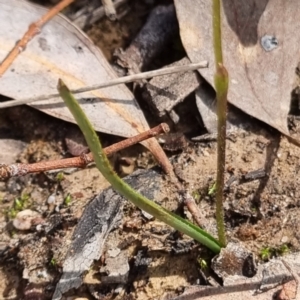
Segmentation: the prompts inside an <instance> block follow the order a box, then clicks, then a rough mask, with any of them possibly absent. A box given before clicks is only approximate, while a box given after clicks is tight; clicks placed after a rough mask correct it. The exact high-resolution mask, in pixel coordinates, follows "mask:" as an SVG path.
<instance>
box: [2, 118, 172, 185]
mask: <svg viewBox="0 0 300 300" xmlns="http://www.w3.org/2000/svg"><path fill="white" fill-rule="evenodd" d="M167 132H169V126H168V125H167V124H166V123H162V124H160V125H158V126H156V127H154V128H152V129H150V130H147V131H145V132H142V133H140V134H138V135H136V136H134V137H131V138H128V139H126V140H123V141H121V142H119V143H116V144H113V145H111V146H109V147H107V148H104V149H103V151H104V153H105V154H106V155H107V156H110V155H112V154H113V153H116V152H118V151H120V150H122V149H125V148H127V147H129V146H132V145H134V144H137V143H139V142H142V141H144V140H146V139H149V138H151V137H154V136H156V135H158V134H161V133H167ZM93 161H94V158H93V154H92V153H91V152H90V153H88V154H82V155H81V156H78V157H72V158H65V159H59V160H52V161H42V162H38V163H34V164H12V165H0V180H5V179H8V178H10V177H14V176H24V175H26V174H29V173H37V172H45V171H50V170H57V169H62V168H85V167H86V166H87V165H88V164H90V163H91V162H93Z"/></svg>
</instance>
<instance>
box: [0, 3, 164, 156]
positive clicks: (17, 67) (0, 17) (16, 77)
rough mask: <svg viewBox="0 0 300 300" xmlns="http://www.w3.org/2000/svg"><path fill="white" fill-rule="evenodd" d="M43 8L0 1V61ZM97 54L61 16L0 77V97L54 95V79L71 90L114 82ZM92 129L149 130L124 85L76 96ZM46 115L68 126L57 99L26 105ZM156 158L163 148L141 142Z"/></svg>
mask: <svg viewBox="0 0 300 300" xmlns="http://www.w3.org/2000/svg"><path fill="white" fill-rule="evenodd" d="M46 11H47V9H45V8H43V7H40V6H37V5H33V4H30V3H29V2H26V1H21V0H10V1H6V0H0V27H1V28H3V30H2V31H1V35H0V61H1V60H3V59H4V58H5V57H6V55H7V54H8V52H9V51H10V50H11V49H12V47H13V46H14V45H15V43H16V41H18V40H19V39H20V38H21V37H22V36H23V34H24V32H25V31H26V30H27V28H28V26H29V25H30V24H31V23H32V22H35V21H37V20H38V19H39V18H40V17H41V16H42V15H43V14H45V12H46ZM116 77H117V75H116V74H115V73H114V71H113V69H112V68H111V66H110V65H109V64H108V62H107V61H106V59H105V57H104V56H103V54H102V52H101V50H100V49H99V48H97V47H96V46H95V45H94V44H93V43H92V41H91V40H90V39H89V38H88V37H87V36H86V35H85V34H84V33H83V32H82V31H81V30H80V29H78V28H77V27H76V26H74V25H73V24H71V23H70V22H69V21H68V20H67V19H66V18H65V17H63V16H61V15H58V16H56V17H55V18H53V19H52V20H51V21H50V22H49V23H47V24H46V25H45V26H44V27H43V29H42V31H41V33H40V34H39V35H38V36H36V37H35V38H34V39H33V40H32V41H31V42H30V43H29V44H28V46H27V48H26V49H25V51H24V52H22V53H20V55H19V56H18V58H17V59H16V60H15V61H14V63H13V64H12V66H11V67H10V68H9V69H8V70H7V72H6V73H5V74H4V75H3V76H2V77H1V78H0V83H1V84H0V94H2V95H5V96H8V97H11V98H14V99H22V98H27V97H35V96H39V95H43V94H52V93H57V89H56V85H57V82H58V79H59V78H62V79H63V80H64V82H66V84H67V85H68V87H69V88H71V89H76V88H80V87H84V86H89V85H93V84H96V83H99V82H105V81H108V80H112V79H114V78H116ZM77 99H78V101H79V102H80V104H81V105H82V108H83V109H84V111H85V113H86V114H87V116H88V118H89V119H90V121H91V122H92V124H93V126H94V128H95V129H96V130H97V131H101V132H105V133H109V134H114V135H119V136H123V137H130V136H133V135H136V134H138V133H140V132H143V131H145V130H147V129H149V126H148V124H147V122H146V119H145V117H144V115H143V113H142V111H141V109H140V108H139V106H138V104H137V102H136V101H135V99H134V96H133V95H132V93H131V92H130V91H129V89H128V88H127V87H126V86H125V85H118V86H114V87H111V88H104V89H101V90H97V91H93V92H88V93H84V94H81V95H80V96H78V97H77ZM31 106H32V107H34V108H37V109H39V110H41V111H43V112H45V113H47V114H50V115H52V116H55V117H57V118H60V119H63V120H66V121H69V122H73V123H74V119H73V117H72V115H71V113H70V112H69V110H68V109H67V108H66V106H65V105H64V103H63V101H62V100H61V99H60V98H53V99H51V100H47V101H40V102H35V103H34V104H32V105H31ZM143 144H144V145H145V146H147V147H148V148H149V149H150V150H151V151H152V152H153V154H154V155H155V156H159V154H161V153H162V149H161V147H160V146H159V144H158V143H157V141H156V140H155V139H150V140H148V141H145V142H144V143H143Z"/></svg>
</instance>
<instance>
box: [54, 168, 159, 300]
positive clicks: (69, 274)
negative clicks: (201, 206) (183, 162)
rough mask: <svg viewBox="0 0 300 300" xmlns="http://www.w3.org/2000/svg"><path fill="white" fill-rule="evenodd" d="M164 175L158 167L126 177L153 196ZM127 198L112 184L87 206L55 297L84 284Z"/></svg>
mask: <svg viewBox="0 0 300 300" xmlns="http://www.w3.org/2000/svg"><path fill="white" fill-rule="evenodd" d="M161 180H162V177H161V175H160V174H159V173H158V172H156V171H154V170H146V171H141V170H139V171H137V172H135V173H134V174H133V175H131V176H128V177H127V178H126V179H125V181H126V182H127V183H128V184H129V185H131V186H132V187H133V188H134V189H135V190H137V191H139V192H140V193H141V194H143V195H144V196H146V197H148V198H150V199H153V198H154V195H155V194H156V193H157V191H159V190H160V188H159V183H160V182H161ZM123 201H124V198H123V197H122V196H120V195H119V194H118V193H117V192H115V191H114V190H113V189H112V188H108V189H106V190H104V191H103V192H102V193H100V194H99V195H98V196H96V197H95V198H94V199H93V200H92V201H91V202H90V203H89V204H88V205H87V207H86V208H85V210H84V212H83V215H82V217H81V219H80V221H79V223H78V225H77V226H76V228H75V231H74V233H73V237H72V242H71V245H70V247H69V250H68V253H67V255H66V259H65V262H64V264H63V274H62V277H61V279H60V281H59V282H58V284H57V286H56V289H55V292H54V295H53V298H52V300H58V299H61V297H62V295H63V294H64V293H66V292H67V291H69V290H70V289H72V288H78V287H79V286H80V285H81V284H82V275H83V273H84V272H86V271H87V270H88V269H89V268H90V266H91V264H92V263H93V261H94V260H98V259H99V258H100V256H101V255H102V251H103V246H104V243H105V240H106V238H107V236H108V234H109V232H110V231H111V230H112V229H113V228H114V227H115V226H116V225H117V223H118V220H119V219H120V217H121V211H122V204H123Z"/></svg>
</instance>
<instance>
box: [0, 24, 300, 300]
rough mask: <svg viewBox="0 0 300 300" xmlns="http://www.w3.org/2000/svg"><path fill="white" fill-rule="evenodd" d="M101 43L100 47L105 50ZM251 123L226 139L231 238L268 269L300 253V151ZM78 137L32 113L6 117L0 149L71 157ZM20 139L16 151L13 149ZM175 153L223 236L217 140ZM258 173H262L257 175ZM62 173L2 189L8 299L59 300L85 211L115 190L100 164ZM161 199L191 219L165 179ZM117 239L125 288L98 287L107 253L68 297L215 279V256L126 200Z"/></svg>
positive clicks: (140, 160)
mask: <svg viewBox="0 0 300 300" xmlns="http://www.w3.org/2000/svg"><path fill="white" fill-rule="evenodd" d="M101 24H102V26H104V25H103V23H101ZM101 24H100V26H101ZM93 30H94V31H97V30H96V29H95V28H94V29H93ZM102 34H103V32H102ZM116 36H118V34H116ZM93 39H97V37H96V36H93ZM103 40H105V38H102V39H101V41H102V42H100V41H99V42H98V43H102V44H103ZM112 40H113V41H115V39H112ZM121 44H122V43H121V42H118V43H117V45H118V46H119V45H121ZM106 46H107V45H106ZM115 46H116V45H114V46H112V48H113V47H115ZM103 47H105V46H104V45H103ZM107 49H108V46H107V48H106V50H105V51H108V52H107V53H110V52H109V50H107ZM109 55H110V54H108V56H109ZM192 101H193V100H192ZM237 113H238V114H241V113H240V112H237ZM196 114H197V113H196ZM197 118H199V116H196V117H195V120H196V119H197ZM244 120H245V122H244V123H243V124H240V125H241V126H240V128H239V129H238V130H237V131H236V132H234V133H233V134H232V135H230V137H229V138H228V139H227V148H226V174H225V177H226V182H227V184H228V188H227V189H226V193H225V196H226V200H225V218H226V233H227V236H228V240H230V241H239V242H241V243H242V244H243V245H244V246H245V247H246V248H247V249H248V250H249V251H252V252H253V254H254V255H255V259H256V260H257V262H258V263H263V259H268V258H269V257H268V256H279V255H283V254H285V253H287V252H296V251H299V250H300V245H299V240H300V225H299V222H298V220H299V217H300V215H299V214H300V210H299V206H300V192H299V188H298V186H299V180H300V179H299V170H300V167H299V158H300V148H299V147H297V146H295V145H293V144H291V143H290V142H289V141H288V140H287V138H285V137H283V136H281V135H280V134H279V133H278V132H276V131H275V130H273V129H272V128H270V127H268V126H266V125H265V124H263V123H261V122H258V121H256V120H255V119H252V118H248V117H246V116H244ZM289 124H290V129H291V132H292V133H293V135H294V136H295V137H296V138H298V139H299V140H300V122H299V121H298V120H296V119H292V120H290V122H289ZM194 126H195V127H196V128H197V126H198V127H200V125H199V124H196V125H194ZM76 130H77V129H76V126H75V125H72V124H69V123H65V122H63V121H60V120H57V119H54V118H52V117H49V116H46V115H44V114H43V113H41V112H38V111H36V110H34V109H32V108H30V107H26V106H22V107H17V108H11V109H5V110H1V111H0V134H1V140H2V141H3V143H2V144H1V145H2V146H1V149H4V145H6V146H7V149H8V150H5V151H6V152H5V154H4V155H2V157H1V159H2V161H1V163H8V162H13V161H18V162H30V163H32V162H36V161H41V160H51V159H57V158H64V157H69V156H70V154H69V153H68V151H69V149H68V148H67V146H66V143H65V139H66V138H73V137H74V136H73V135H72V136H70V132H75V134H79V133H78V132H77V133H76ZM198 130H199V132H200V131H201V130H203V129H201V128H200V129H198ZM101 138H102V140H103V141H104V143H105V144H106V145H108V144H111V143H113V142H114V141H116V140H117V138H116V137H110V136H107V135H104V134H102V135H101ZM12 140H13V141H12ZM15 141H17V142H16V143H17V144H12V146H11V147H12V148H9V147H10V145H11V144H10V143H15ZM5 149H6V148H5ZM12 149H14V150H12ZM16 149H18V150H17V151H16ZM3 152H4V150H3ZM3 152H2V154H3ZM169 156H170V160H171V161H172V163H173V165H174V168H175V172H176V174H177V176H178V177H179V179H180V180H181V182H182V183H183V184H184V186H185V188H186V190H187V191H189V192H190V193H191V194H192V195H193V196H194V198H195V199H196V202H197V204H198V206H199V208H200V210H201V211H202V213H203V215H204V217H205V218H204V224H203V226H204V227H206V228H207V229H208V230H209V231H210V232H211V233H212V234H214V235H215V234H216V228H215V216H214V196H213V195H209V190H210V188H211V187H212V186H213V184H214V180H215V177H216V142H215V141H208V142H201V143H200V142H199V143H193V142H190V143H189V145H188V147H187V148H185V149H184V150H182V151H179V152H176V153H169ZM124 158H126V159H125V161H126V162H128V161H130V162H133V165H134V168H132V167H131V166H129V167H128V166H126V168H125V167H124V165H122V162H124ZM111 161H112V163H113V165H114V166H115V167H116V169H117V171H118V172H120V173H121V174H122V175H124V174H128V173H130V172H132V171H133V169H136V168H137V167H140V168H147V167H152V166H153V159H152V157H151V155H150V154H149V153H148V152H147V151H146V150H145V149H144V148H142V147H141V146H135V147H132V148H130V149H127V150H125V151H123V152H122V153H121V154H117V155H115V156H114V157H113V158H112V159H111ZM127 165H128V164H127ZM129 165H130V164H129ZM257 170H260V172H256V173H255V172H254V173H252V172H253V171H257ZM257 173H258V174H259V176H257ZM59 174H60V175H58V172H52V173H46V174H34V175H27V176H24V177H19V178H12V179H9V180H8V181H7V182H1V183H0V199H1V206H0V208H1V209H0V262H1V269H0V299H22V298H23V299H27V300H29V299H51V295H52V293H53V291H54V289H55V284H56V283H57V281H58V280H59V278H60V275H61V267H62V264H63V261H64V255H65V253H66V251H67V249H68V245H69V244H70V240H71V236H72V232H73V230H74V228H75V226H76V224H77V222H78V220H79V219H80V217H81V215H82V212H83V210H84V208H85V206H86V205H87V204H88V203H89V201H90V199H91V198H92V197H93V196H95V195H97V194H99V193H100V192H101V191H102V190H103V189H105V188H106V187H108V183H107V182H106V181H105V180H104V178H103V177H102V176H101V174H100V173H99V172H98V170H97V169H96V168H95V167H93V166H92V167H88V168H86V169H83V170H67V172H64V173H63V175H61V174H62V173H59ZM256 176H257V177H256ZM158 194H159V195H160V196H159V197H160V198H158V199H156V201H158V202H159V203H161V204H162V205H164V206H165V207H168V208H169V209H172V210H173V211H176V213H178V214H181V215H182V216H185V217H187V218H189V219H191V220H192V218H191V216H190V214H189V213H188V212H187V210H186V209H185V208H184V207H183V205H182V203H180V196H179V195H178V194H176V189H175V188H174V187H172V186H170V184H169V182H168V181H167V180H166V181H165V182H163V183H162V185H161V186H160V191H159V193H158ZM69 196H70V197H69ZM68 199H69V200H68ZM24 209H31V210H33V211H36V212H38V213H39V216H40V219H39V220H38V221H37V223H36V224H34V226H32V228H31V229H30V230H27V231H19V230H16V229H15V228H14V227H13V224H12V221H13V219H14V218H15V215H16V213H17V212H18V211H21V210H24ZM44 223H49V224H52V228H51V230H49V232H48V233H45V231H39V230H38V229H39V227H38V226H39V225H41V224H44ZM116 241H118V243H119V244H120V243H121V242H122V247H120V248H122V252H123V253H125V254H126V257H127V258H128V262H129V266H130V270H129V277H128V280H127V282H126V283H125V284H123V285H122V286H121V287H119V290H118V288H117V287H116V286H114V285H107V286H105V285H104V286H103V285H101V284H100V283H101V276H100V275H101V272H102V271H101V270H102V269H103V266H105V264H106V254H104V255H103V256H102V258H101V259H100V260H99V261H98V262H95V264H94V265H93V267H91V269H90V271H89V272H88V273H87V274H86V275H85V278H84V284H83V285H82V286H81V287H80V288H79V289H78V290H76V291H70V292H69V295H68V296H65V297H64V298H63V299H76V298H78V299H141V300H144V299H170V298H172V297H174V296H176V295H180V294H181V293H182V292H183V291H184V289H185V288H186V287H189V286H191V285H195V284H199V283H206V282H207V280H208V279H207V278H209V277H210V276H213V275H211V274H206V275H204V273H205V272H204V271H203V264H202V263H201V261H202V260H203V259H204V260H206V261H208V262H209V259H210V258H211V257H212V253H210V252H209V251H207V250H205V249H203V247H201V246H200V245H199V244H197V243H195V242H194V241H192V240H191V239H189V238H187V237H185V236H182V235H180V234H179V233H177V232H175V231H174V230H172V229H170V228H169V227H168V226H166V225H164V224H163V223H161V222H158V221H157V220H153V219H150V220H149V219H148V218H147V216H145V215H143V214H142V213H141V211H140V210H138V209H136V208H135V207H134V206H133V205H131V204H130V203H127V202H126V204H125V206H124V215H123V218H122V220H121V222H120V225H119V226H118V228H116V229H115V230H114V231H113V232H112V233H111V234H110V235H109V237H108V243H110V242H113V243H116ZM206 276H208V277H206ZM217 280H218V279H217ZM79 297H82V298H79Z"/></svg>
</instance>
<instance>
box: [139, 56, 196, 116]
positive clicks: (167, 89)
mask: <svg viewBox="0 0 300 300" xmlns="http://www.w3.org/2000/svg"><path fill="white" fill-rule="evenodd" d="M189 63H190V60H189V59H188V58H187V57H185V58H183V59H181V60H179V61H177V62H175V63H173V64H171V65H169V66H168V67H174V66H183V65H186V64H189ZM200 84H201V79H200V76H198V75H197V73H196V72H183V73H174V74H171V75H166V76H159V77H155V78H153V79H151V80H150V82H149V83H147V84H146V86H145V91H144V93H143V96H144V97H145V99H146V101H147V102H148V103H149V104H150V107H151V108H152V110H153V112H154V113H155V114H156V115H157V116H159V117H163V116H165V115H166V114H169V115H170V113H171V111H172V110H173V108H174V107H175V106H176V105H177V104H178V103H180V102H182V101H183V100H184V99H185V98H186V97H187V96H188V95H190V94H191V93H192V92H193V91H195V90H196V88H197V87H198V86H199V85H200Z"/></svg>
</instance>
